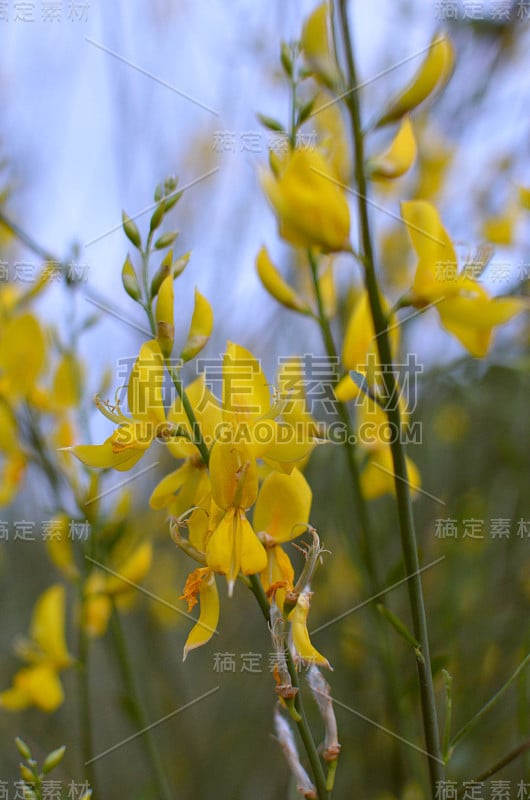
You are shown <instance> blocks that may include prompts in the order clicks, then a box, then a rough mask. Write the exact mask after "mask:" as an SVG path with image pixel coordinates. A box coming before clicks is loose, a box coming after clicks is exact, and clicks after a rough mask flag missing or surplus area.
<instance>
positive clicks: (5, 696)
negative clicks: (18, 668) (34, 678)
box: [0, 686, 31, 711]
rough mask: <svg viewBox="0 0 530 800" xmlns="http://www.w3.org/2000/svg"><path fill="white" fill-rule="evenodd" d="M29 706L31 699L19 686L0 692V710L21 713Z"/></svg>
mask: <svg viewBox="0 0 530 800" xmlns="http://www.w3.org/2000/svg"><path fill="white" fill-rule="evenodd" d="M30 705H31V698H30V696H29V694H28V693H27V692H25V691H24V690H23V689H22V688H21V687H20V686H18V687H17V686H12V687H11V688H10V689H5V690H4V691H3V692H0V708H4V709H5V710H6V711H23V710H24V709H25V708H27V707H28V706H30Z"/></svg>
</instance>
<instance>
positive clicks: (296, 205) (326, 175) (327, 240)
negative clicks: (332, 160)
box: [261, 150, 350, 252]
mask: <svg viewBox="0 0 530 800" xmlns="http://www.w3.org/2000/svg"><path fill="white" fill-rule="evenodd" d="M261 181H262V186H263V189H264V191H265V194H266V195H267V197H268V199H269V201H270V203H271V204H272V206H273V208H274V209H275V211H276V213H277V214H278V217H279V232H280V236H282V237H283V238H284V239H286V240H287V241H288V242H290V243H291V244H294V245H296V246H299V247H317V248H321V249H322V250H323V251H325V252H334V251H341V250H347V249H349V247H350V242H349V236H350V210H349V207H348V202H347V200H346V196H345V194H344V192H343V190H342V189H341V188H340V187H339V186H338V185H337V181H336V178H335V176H334V175H333V170H332V168H330V166H329V165H328V164H327V163H326V161H325V160H324V158H323V156H322V155H321V153H319V152H318V151H317V150H307V151H306V150H295V151H294V152H293V153H292V154H289V155H288V156H287V157H286V159H285V162H284V163H283V164H282V168H281V172H280V174H279V176H278V177H275V176H274V175H272V174H271V173H268V172H267V173H262V175H261Z"/></svg>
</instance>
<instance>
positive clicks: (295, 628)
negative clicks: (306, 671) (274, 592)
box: [287, 592, 331, 669]
mask: <svg viewBox="0 0 530 800" xmlns="http://www.w3.org/2000/svg"><path fill="white" fill-rule="evenodd" d="M309 605H310V599H309V592H300V594H299V595H298V600H297V602H296V605H295V607H294V608H293V610H292V611H291V612H290V614H289V616H288V617H287V619H288V620H289V622H290V623H291V634H292V639H293V645H294V647H295V650H296V652H297V654H298V656H299V657H300V658H301V659H302V661H305V662H306V663H307V664H315V665H317V666H319V667H328V668H329V669H331V665H330V663H329V661H328V660H327V658H325V657H324V656H323V655H322V654H321V653H319V652H318V650H317V649H316V648H315V647H313V645H312V644H311V639H310V638H309V632H308V630H307V616H308V614H309Z"/></svg>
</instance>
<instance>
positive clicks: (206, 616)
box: [182, 567, 219, 661]
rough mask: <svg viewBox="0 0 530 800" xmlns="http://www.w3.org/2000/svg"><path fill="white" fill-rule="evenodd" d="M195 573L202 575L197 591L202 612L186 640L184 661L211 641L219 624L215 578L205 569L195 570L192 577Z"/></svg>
mask: <svg viewBox="0 0 530 800" xmlns="http://www.w3.org/2000/svg"><path fill="white" fill-rule="evenodd" d="M195 573H200V576H199V582H198V586H197V591H198V594H199V601H200V605H201V610H200V614H199V619H198V622H197V623H196V625H194V626H193V628H192V629H191V631H190V633H189V635H188V638H187V639H186V644H185V645H184V655H183V659H182V660H183V661H185V660H186V658H187V656H188V653H189V652H190V651H191V650H195V648H196V647H201V646H202V645H203V644H206V642H209V641H210V639H211V638H212V636H213V635H214V633H215V631H216V628H217V623H218V622H219V593H218V591H217V585H216V583H215V576H214V574H213V572H212V571H211V570H209V569H205V568H204V567H201V568H199V569H198V570H195V572H194V573H192V575H195ZM189 577H191V576H189ZM188 581H189V578H188ZM188 581H186V584H188Z"/></svg>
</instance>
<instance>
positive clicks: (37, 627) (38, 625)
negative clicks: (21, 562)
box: [30, 584, 72, 669]
mask: <svg viewBox="0 0 530 800" xmlns="http://www.w3.org/2000/svg"><path fill="white" fill-rule="evenodd" d="M65 613H66V593H65V589H64V586H61V585H60V584H55V585H53V586H50V588H49V589H46V591H45V592H43V594H41V596H40V597H39V599H38V600H37V602H36V604H35V608H34V609H33V615H32V618H31V627H30V637H31V639H32V640H33V641H34V642H35V643H36V644H37V645H38V647H39V648H40V649H41V650H42V652H43V653H44V654H45V655H46V658H47V659H48V660H49V661H50V662H51V663H52V664H53V665H54V666H55V667H56V668H57V669H61V668H63V667H67V666H68V665H69V664H71V662H72V657H71V656H70V654H69V653H68V650H67V647H66V640H65V636H64V624H65Z"/></svg>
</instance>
